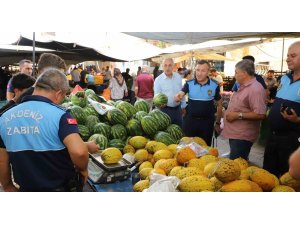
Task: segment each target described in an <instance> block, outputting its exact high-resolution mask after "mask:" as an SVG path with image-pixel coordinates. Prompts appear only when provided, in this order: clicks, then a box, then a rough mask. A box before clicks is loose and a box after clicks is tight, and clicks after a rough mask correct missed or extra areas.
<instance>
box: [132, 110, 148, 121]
mask: <svg viewBox="0 0 300 225" xmlns="http://www.w3.org/2000/svg"><path fill="white" fill-rule="evenodd" d="M147 115H148V113H146V112H144V111H139V112H137V113H136V114H135V115H134V118H136V119H137V120H138V121H139V122H141V121H142V118H143V117H144V116H147Z"/></svg>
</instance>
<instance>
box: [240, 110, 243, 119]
mask: <svg viewBox="0 0 300 225" xmlns="http://www.w3.org/2000/svg"><path fill="white" fill-rule="evenodd" d="M242 119H243V113H242V112H239V120H242Z"/></svg>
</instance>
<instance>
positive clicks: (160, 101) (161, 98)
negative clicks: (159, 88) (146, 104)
mask: <svg viewBox="0 0 300 225" xmlns="http://www.w3.org/2000/svg"><path fill="white" fill-rule="evenodd" d="M153 104H154V105H155V106H156V107H158V108H161V107H164V106H166V105H167V104H168V96H166V95H165V94H163V93H159V94H156V95H155V96H154V98H153Z"/></svg>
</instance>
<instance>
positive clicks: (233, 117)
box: [226, 112, 239, 122]
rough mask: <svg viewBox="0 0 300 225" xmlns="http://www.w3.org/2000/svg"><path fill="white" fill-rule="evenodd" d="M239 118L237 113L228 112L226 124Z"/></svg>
mask: <svg viewBox="0 0 300 225" xmlns="http://www.w3.org/2000/svg"><path fill="white" fill-rule="evenodd" d="M238 118H239V114H238V113H237V112H228V113H226V120H227V121H228V122H233V121H235V120H237V119H238Z"/></svg>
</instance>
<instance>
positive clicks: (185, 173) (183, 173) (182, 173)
mask: <svg viewBox="0 0 300 225" xmlns="http://www.w3.org/2000/svg"><path fill="white" fill-rule="evenodd" d="M171 171H172V170H171ZM170 173H171V172H170ZM194 175H202V176H205V175H204V173H203V171H202V170H200V169H198V168H196V167H184V168H183V169H181V170H179V171H178V172H177V174H175V176H177V177H178V178H179V179H183V178H186V177H190V176H194Z"/></svg>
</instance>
